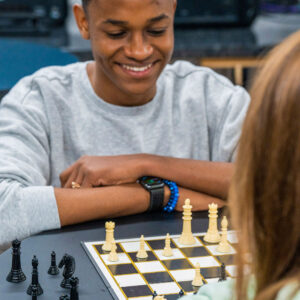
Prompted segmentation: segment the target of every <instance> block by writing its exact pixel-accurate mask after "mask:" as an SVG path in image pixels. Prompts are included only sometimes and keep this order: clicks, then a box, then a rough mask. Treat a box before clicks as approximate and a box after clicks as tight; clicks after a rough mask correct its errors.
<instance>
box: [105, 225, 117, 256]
mask: <svg viewBox="0 0 300 300" xmlns="http://www.w3.org/2000/svg"><path fill="white" fill-rule="evenodd" d="M114 229H115V223H114V222H111V221H109V222H105V231H106V238H105V243H104V245H103V246H102V250H103V251H111V247H112V242H113V241H114Z"/></svg>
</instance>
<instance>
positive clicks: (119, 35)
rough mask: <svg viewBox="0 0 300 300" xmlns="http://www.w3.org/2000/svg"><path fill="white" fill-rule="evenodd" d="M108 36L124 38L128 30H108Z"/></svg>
mask: <svg viewBox="0 0 300 300" xmlns="http://www.w3.org/2000/svg"><path fill="white" fill-rule="evenodd" d="M106 34H107V35H108V37H110V38H113V39H118V38H122V37H124V36H125V34H126V32H125V31H119V32H106Z"/></svg>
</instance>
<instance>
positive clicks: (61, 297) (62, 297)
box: [59, 295, 70, 300]
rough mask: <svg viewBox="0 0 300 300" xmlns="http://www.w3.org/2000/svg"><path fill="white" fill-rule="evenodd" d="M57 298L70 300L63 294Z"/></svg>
mask: <svg viewBox="0 0 300 300" xmlns="http://www.w3.org/2000/svg"><path fill="white" fill-rule="evenodd" d="M59 300H70V298H69V296H68V295H63V296H60V297H59Z"/></svg>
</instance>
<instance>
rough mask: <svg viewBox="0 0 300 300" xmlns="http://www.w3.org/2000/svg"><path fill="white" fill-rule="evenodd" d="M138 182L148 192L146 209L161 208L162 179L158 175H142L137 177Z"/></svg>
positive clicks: (162, 194)
mask: <svg viewBox="0 0 300 300" xmlns="http://www.w3.org/2000/svg"><path fill="white" fill-rule="evenodd" d="M139 183H140V184H141V186H142V187H143V188H144V189H146V190H147V191H149V192H150V205H149V208H148V211H155V210H161V209H162V207H163V203H164V186H165V184H164V181H163V180H162V179H161V178H158V177H150V176H143V177H141V178H140V179H139Z"/></svg>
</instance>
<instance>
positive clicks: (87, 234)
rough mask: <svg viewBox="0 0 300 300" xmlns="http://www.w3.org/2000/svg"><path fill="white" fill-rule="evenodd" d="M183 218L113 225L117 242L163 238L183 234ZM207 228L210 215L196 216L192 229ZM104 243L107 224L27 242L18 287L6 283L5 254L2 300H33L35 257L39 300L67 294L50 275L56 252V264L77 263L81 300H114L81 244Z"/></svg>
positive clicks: (0, 261) (0, 263) (0, 267)
mask: <svg viewBox="0 0 300 300" xmlns="http://www.w3.org/2000/svg"><path fill="white" fill-rule="evenodd" d="M220 214H221V212H220ZM181 218H182V214H181V213H173V214H170V215H166V214H163V213H161V212H157V213H152V214H140V215H134V216H128V217H123V218H118V219H114V220H113V221H115V222H116V229H115V239H121V238H134V237H138V236H140V235H141V234H144V235H145V236H154V235H162V234H165V233H168V232H169V233H170V234H180V233H181V231H182V220H181ZM219 220H220V217H219ZM207 226H208V217H207V211H204V212H197V213H193V220H192V229H193V231H194V232H202V231H203V232H204V231H206V230H207ZM104 239H105V220H99V221H94V222H89V223H84V224H79V225H73V226H68V227H65V228H63V229H60V230H53V231H48V232H44V233H42V234H39V235H36V236H33V237H30V238H28V239H25V240H24V241H23V242H22V244H21V263H22V269H23V272H24V273H25V275H26V277H27V279H26V281H24V282H22V283H19V284H13V283H9V282H7V281H6V276H7V274H8V273H9V271H10V268H11V257H12V256H11V250H7V251H5V252H4V253H2V254H1V255H0V295H1V297H0V298H1V299H5V300H20V299H28V300H29V299H31V297H30V296H28V295H27V294H26V289H27V287H28V285H29V284H30V282H31V270H32V266H31V260H32V257H33V255H37V258H38V260H39V266H38V270H39V282H40V284H41V286H42V288H43V289H44V294H43V295H41V296H39V297H38V299H39V300H56V299H57V300H58V299H59V297H60V296H61V295H63V294H68V293H69V291H68V290H64V289H62V288H61V287H60V286H59V284H60V282H61V280H62V276H61V275H58V276H57V277H52V276H50V275H48V274H47V270H48V268H49V266H50V259H51V251H52V250H54V251H56V260H57V263H58V262H59V260H60V259H61V257H62V256H63V255H64V253H68V254H71V255H72V256H74V258H75V260H76V271H75V273H74V276H77V277H78V278H79V289H78V291H79V297H80V300H99V299H103V300H104V299H105V300H106V299H107V300H110V299H113V298H112V296H111V295H110V293H109V292H108V290H107V288H106V286H105V284H104V282H103V281H102V279H101V278H100V276H99V274H98V273H97V271H96V269H95V268H94V266H93V265H92V263H91V262H90V260H89V258H88V256H87V255H86V253H85V251H84V250H83V248H82V246H81V244H80V242H81V241H93V240H104Z"/></svg>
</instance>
